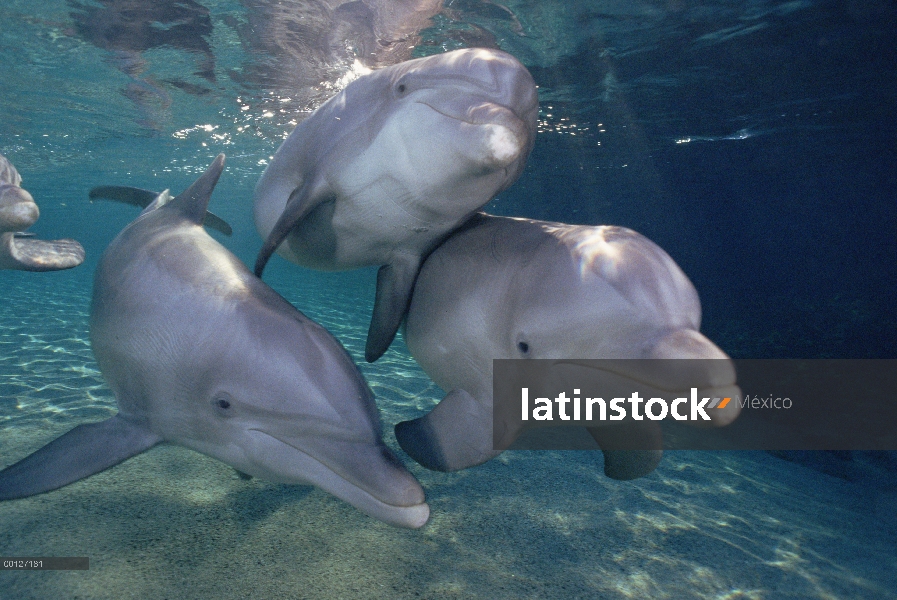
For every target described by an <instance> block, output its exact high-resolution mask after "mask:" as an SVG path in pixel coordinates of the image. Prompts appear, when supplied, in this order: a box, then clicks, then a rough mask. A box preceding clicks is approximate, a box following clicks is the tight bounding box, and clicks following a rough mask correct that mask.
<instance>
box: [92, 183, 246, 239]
mask: <svg viewBox="0 0 897 600" xmlns="http://www.w3.org/2000/svg"><path fill="white" fill-rule="evenodd" d="M159 193H160V192H154V191H152V190H144V189H141V188H136V187H128V186H124V185H101V186H99V187H95V188H93V189H92V190H90V192H89V193H88V198H90V200H91V201H93V200H113V201H115V202H122V203H124V204H130V205H132V206H139V207H140V208H146V207H147V206H149V205H150V204H152V202H153V200H155V199H156V197H158V195H159ZM205 224H206V225H208V226H209V227H211V228H212V229H214V230H216V231H220V232H221V233H223V234H224V235H228V236H229V235H232V234H233V232H234V230H233V228H232V227H231V226H230V225H229V224H228V222H227V221H225V220H224V219H222V218H221V217H219V216H218V215H216V214H215V213H213V212H209V211H206V220H205Z"/></svg>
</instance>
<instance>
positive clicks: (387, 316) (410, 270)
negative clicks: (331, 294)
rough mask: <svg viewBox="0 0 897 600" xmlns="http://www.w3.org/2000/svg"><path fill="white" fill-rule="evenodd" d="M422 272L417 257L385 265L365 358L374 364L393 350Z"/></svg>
mask: <svg viewBox="0 0 897 600" xmlns="http://www.w3.org/2000/svg"><path fill="white" fill-rule="evenodd" d="M419 269H420V260H419V259H417V258H414V259H410V260H406V261H403V262H393V263H391V264H388V265H383V266H382V267H380V270H379V271H377V295H376V297H375V298H374V313H373V314H372V315H371V324H370V326H369V327H368V339H367V343H366V344H365V347H364V358H365V360H367V361H368V362H370V363H372V362H374V361H376V360H377V359H378V358H380V357H381V356H383V353H384V352H386V351H387V350H388V349H389V345H390V344H392V340H393V339H394V338H395V337H396V332H397V331H398V330H399V326H400V325H401V324H402V319H403V318H404V317H405V313H406V312H407V310H408V303H409V302H410V301H411V291H412V289H414V281H415V279H417V272H418V270H419Z"/></svg>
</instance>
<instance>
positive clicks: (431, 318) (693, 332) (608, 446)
mask: <svg viewBox="0 0 897 600" xmlns="http://www.w3.org/2000/svg"><path fill="white" fill-rule="evenodd" d="M700 319H701V307H700V302H699V300H698V295H697V292H696V291H695V289H694V286H692V284H691V282H690V281H689V280H688V278H687V277H686V276H685V274H684V273H683V272H682V270H681V269H680V268H679V267H678V266H677V265H676V263H675V262H673V260H672V259H671V258H670V257H669V255H667V253H666V252H664V251H663V250H662V249H661V248H660V247H659V246H657V245H656V244H654V243H653V242H651V241H650V240H648V239H647V238H645V237H643V236H642V235H640V234H638V233H636V232H635V231H632V230H629V229H625V228H622V227H609V226H601V227H588V226H580V225H567V224H563V223H549V222H544V221H534V220H529V219H516V218H508V217H496V216H491V215H486V214H484V213H480V214H478V215H477V216H475V217H474V218H473V219H471V220H470V221H468V223H466V224H465V225H464V226H463V227H462V228H461V229H460V230H458V231H456V232H455V233H454V234H452V236H451V237H449V238H448V239H447V240H446V241H445V242H443V243H442V245H440V246H439V247H438V248H437V249H436V250H434V251H433V252H432V253H431V254H430V255H429V257H428V258H427V260H426V261H425V262H424V264H423V266H422V268H421V271H420V274H419V275H418V278H417V283H416V285H415V288H414V293H413V295H412V298H411V303H410V306H409V309H408V314H407V318H406V321H405V329H404V336H405V342H406V343H407V344H408V349H409V350H410V352H411V355H412V356H413V357H414V358H415V360H417V362H418V363H419V364H420V365H421V367H422V368H423V369H424V371H426V372H427V374H428V375H429V376H430V377H431V378H432V379H433V381H434V382H436V384H437V385H439V386H440V387H442V388H443V389H444V390H448V392H449V393H448V395H446V396H445V398H443V400H442V401H441V402H440V403H439V404H438V405H437V406H436V407H435V408H434V409H433V410H432V411H431V412H430V413H429V414H427V415H426V416H423V417H420V418H418V419H415V420H412V421H404V422H402V423H399V424H398V425H396V428H395V433H396V437H397V438H398V440H399V444H400V445H401V446H402V448H403V449H404V450H405V451H406V452H407V453H408V454H409V455H411V457H412V458H414V459H415V460H416V461H418V462H419V463H420V464H422V465H423V466H425V467H427V468H430V469H434V470H440V471H455V470H459V469H464V468H467V467H471V466H474V465H478V464H481V463H484V462H486V461H488V460H490V459H491V458H493V457H495V456H497V455H498V454H499V452H498V451H496V450H494V449H493V397H492V394H493V381H492V360H493V359H501V358H541V359H556V360H557V362H556V363H555V366H554V367H552V368H557V369H560V368H564V369H568V370H569V369H581V372H579V373H578V375H579V376H580V377H595V378H598V379H600V378H601V376H602V375H603V374H602V373H597V372H595V373H592V372H589V367H588V366H584V365H583V366H580V365H577V363H576V359H598V358H607V359H630V358H645V359H650V358H656V359H668V358H701V359H722V360H715V361H691V364H692V365H697V367H698V370H699V372H697V373H696V372H689V373H678V372H676V370H675V369H672V370H668V371H664V372H660V373H657V372H650V373H645V372H640V371H637V369H638V368H639V367H640V366H644V365H645V363H647V362H651V361H621V362H622V363H625V365H624V366H623V367H622V369H623V370H622V371H620V372H618V373H617V375H618V376H620V377H621V378H623V379H624V380H629V381H631V382H633V383H634V384H635V383H638V385H648V387H650V388H651V389H661V390H681V389H686V390H687V389H688V387H687V386H689V385H694V384H695V383H696V382H697V383H701V384H702V388H703V389H714V390H717V391H718V392H719V393H725V394H726V395H730V396H731V395H735V394H737V393H738V388H737V387H736V386H735V371H734V367H732V365H731V361H730V360H729V359H728V356H727V355H726V354H725V353H724V352H723V351H722V350H720V349H719V348H718V347H717V346H716V345H714V344H713V342H711V341H710V340H709V339H707V338H706V337H705V336H703V335H702V334H701V333H699V332H698V329H699V326H700ZM571 359H572V360H571ZM658 362H659V361H653V364H657V363H658ZM561 365H563V367H561ZM710 365H712V368H710ZM705 367H707V368H706V371H705V370H704V369H705ZM629 369H631V371H628V370H629ZM683 379H688V381H689V383H688V384H683V383H682V381H681V380H683ZM677 386H682V387H677ZM738 410H739V407H738V405H737V403H736V402H730V403H729V405H728V406H727V407H726V408H725V409H723V410H717V411H711V412H712V413H714V414H713V415H712V417H713V425H715V426H720V425H725V424H727V423H728V422H730V421H731V420H733V419H734V418H735V417H736V416H737V414H738ZM640 423H641V422H640ZM656 425H657V423H656V422H652V423H649V426H647V427H646V426H644V425H638V426H634V427H632V426H625V427H623V428H619V427H617V428H613V427H607V428H605V427H593V428H590V429H589V433H590V434H592V437H593V438H594V439H595V441H596V442H598V445H599V446H601V447H602V449H603V450H604V451H605V452H604V455H605V473H606V474H607V475H608V476H610V477H613V478H615V479H632V478H635V477H639V476H642V475H645V474H647V473H650V472H651V471H652V470H653V469H654V467H655V466H656V465H657V462H658V461H659V460H660V457H661V447H662V445H661V438H660V432H659V429H657V428H655V427H654V426H656ZM516 433H519V432H515V434H516ZM633 437H636V438H638V441H639V442H640V443H636V444H635V445H637V446H640V447H641V448H645V449H639V450H619V449H614V448H615V444H618V443H619V441H620V440H621V439H622V438H629V439H630V440H631V439H632V438H633ZM616 447H619V446H616Z"/></svg>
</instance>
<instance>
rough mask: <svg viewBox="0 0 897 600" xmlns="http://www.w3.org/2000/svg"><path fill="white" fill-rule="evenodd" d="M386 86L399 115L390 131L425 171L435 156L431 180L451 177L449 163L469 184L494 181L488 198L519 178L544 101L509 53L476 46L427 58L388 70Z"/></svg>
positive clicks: (393, 109) (390, 124) (389, 124)
mask: <svg viewBox="0 0 897 600" xmlns="http://www.w3.org/2000/svg"><path fill="white" fill-rule="evenodd" d="M380 85H382V86H383V89H382V93H383V94H384V96H385V97H387V98H388V101H389V103H390V105H389V107H390V113H391V114H392V115H395V120H394V121H387V123H386V125H385V127H384V130H385V131H386V132H389V134H391V135H394V136H396V138H398V139H399V140H401V141H400V144H401V145H402V146H403V147H404V148H405V151H406V152H407V153H408V154H409V155H410V156H414V157H416V159H415V160H417V161H421V163H422V164H421V163H419V164H418V166H419V167H424V168H426V167H427V166H428V165H429V164H430V163H429V161H425V160H421V159H422V158H424V157H428V156H429V157H432V160H433V166H432V168H431V169H429V170H428V174H427V176H428V177H431V178H432V177H433V173H445V174H446V175H447V174H448V173H449V172H450V171H451V165H456V168H458V169H463V174H460V177H464V178H466V179H470V178H471V174H480V175H482V176H491V177H492V178H493V179H494V180H495V183H494V184H492V186H491V187H490V188H489V193H491V195H490V197H489V198H486V200H488V199H491V196H492V195H494V194H496V193H498V192H500V191H502V190H503V189H505V188H507V187H508V186H510V185H511V184H512V183H513V182H514V181H515V180H516V179H517V178H518V177H519V176H520V173H521V172H522V170H523V167H524V165H525V162H526V158H527V156H528V155H529V152H530V150H532V147H533V143H534V141H535V135H536V118H537V115H538V110H539V103H538V97H537V94H536V85H535V82H534V81H533V78H532V76H531V75H530V73H529V71H527V70H526V68H525V67H524V66H523V65H521V64H520V62H518V61H517V59H515V58H514V57H512V56H511V55H509V54H506V53H504V52H501V51H498V50H487V49H482V48H476V49H468V50H456V51H454V52H448V53H445V54H438V55H434V56H429V57H426V58H421V59H417V60H412V61H408V62H406V63H402V64H400V65H396V66H395V67H393V68H391V69H389V70H385V72H384V73H383V77H382V79H381V81H380ZM456 176H457V175H456ZM436 179H438V178H436ZM477 185H478V186H479V187H480V188H483V187H484V186H483V183H482V181H480V182H478V183H477Z"/></svg>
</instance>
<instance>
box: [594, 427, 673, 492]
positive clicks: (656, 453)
mask: <svg viewBox="0 0 897 600" xmlns="http://www.w3.org/2000/svg"><path fill="white" fill-rule="evenodd" d="M586 430H587V431H588V432H589V434H590V435H591V436H592V438H594V440H595V441H596V442H597V443H598V445H599V446H600V447H601V452H602V453H604V474H605V475H607V476H608V477H610V478H611V479H617V480H629V479H638V478H639V477H644V476H645V475H648V474H650V473H651V472H652V471H654V469H655V468H656V467H657V465H658V464H659V463H660V459H661V458H662V457H663V434H662V432H661V430H660V425H659V424H658V423H653V422H652V423H644V424H643V423H632V424H620V425H614V426H611V427H587V428H586Z"/></svg>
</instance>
